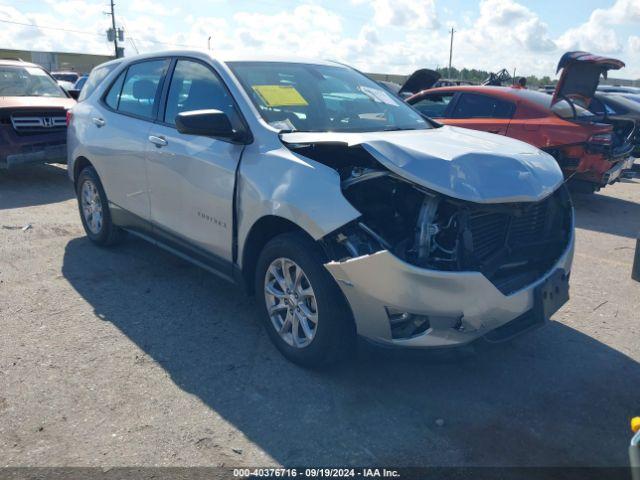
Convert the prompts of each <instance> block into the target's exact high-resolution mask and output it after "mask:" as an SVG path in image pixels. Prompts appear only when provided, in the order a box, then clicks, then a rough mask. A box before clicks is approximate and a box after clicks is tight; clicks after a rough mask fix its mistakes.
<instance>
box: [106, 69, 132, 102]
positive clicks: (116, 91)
mask: <svg viewBox="0 0 640 480" xmlns="http://www.w3.org/2000/svg"><path fill="white" fill-rule="evenodd" d="M126 73H127V72H126V71H124V72H122V73H121V74H120V75H118V78H117V79H116V81H115V82H113V85H111V88H109V92H108V93H107V96H106V97H104V102H105V103H106V104H107V105H109V107H111V108H112V109H114V110H117V109H118V99H119V98H120V92H121V91H122V84H123V83H124V76H125V75H126Z"/></svg>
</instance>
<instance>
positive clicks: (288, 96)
mask: <svg viewBox="0 0 640 480" xmlns="http://www.w3.org/2000/svg"><path fill="white" fill-rule="evenodd" d="M252 88H253V90H254V91H255V92H256V93H257V94H258V95H259V96H260V98H261V99H262V101H263V102H264V103H265V105H266V106H267V107H304V106H306V105H309V104H308V103H307V101H306V100H305V99H304V97H303V96H302V95H300V92H299V91H298V90H296V89H295V87H293V86H291V85H254V86H253V87H252Z"/></svg>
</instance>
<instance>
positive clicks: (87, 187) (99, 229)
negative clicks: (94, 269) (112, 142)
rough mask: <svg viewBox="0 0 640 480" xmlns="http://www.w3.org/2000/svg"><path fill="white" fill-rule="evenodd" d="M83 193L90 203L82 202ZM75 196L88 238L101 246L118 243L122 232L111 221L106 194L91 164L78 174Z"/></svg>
mask: <svg viewBox="0 0 640 480" xmlns="http://www.w3.org/2000/svg"><path fill="white" fill-rule="evenodd" d="M83 195H87V196H90V197H92V198H91V200H92V201H91V202H90V205H87V203H88V202H87V201H84V202H83ZM76 197H77V199H78V209H79V211H80V219H81V220H82V226H83V227H84V231H85V232H86V234H87V237H89V240H91V241H92V242H93V243H95V244H96V245H100V246H101V247H106V246H110V245H114V244H116V243H118V242H119V241H120V240H121V239H122V237H123V233H124V232H123V231H122V230H121V229H120V228H118V227H116V226H115V225H114V224H113V222H112V221H111V211H110V210H109V202H108V200H107V195H106V194H105V193H104V188H103V187H102V182H100V178H99V177H98V173H97V172H96V170H95V168H93V167H91V166H88V167H85V168H83V169H82V171H81V172H80V175H78V181H77V182H76ZM85 198H87V197H85ZM87 208H88V210H91V213H89V212H88V211H87ZM98 208H99V209H100V214H101V217H100V218H101V219H100V221H99V222H98V221H97V220H96V219H97V215H96V214H97V212H98Z"/></svg>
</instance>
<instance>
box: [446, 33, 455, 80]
mask: <svg viewBox="0 0 640 480" xmlns="http://www.w3.org/2000/svg"><path fill="white" fill-rule="evenodd" d="M455 32H456V31H455V30H454V29H453V27H451V44H450V45H449V73H448V74H447V75H448V77H449V78H451V58H452V57H453V34H454V33H455Z"/></svg>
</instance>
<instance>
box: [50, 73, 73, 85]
mask: <svg viewBox="0 0 640 480" xmlns="http://www.w3.org/2000/svg"><path fill="white" fill-rule="evenodd" d="M51 76H52V77H53V78H55V79H56V80H62V81H64V82H71V83H75V82H76V81H77V80H78V74H77V73H52V74H51Z"/></svg>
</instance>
